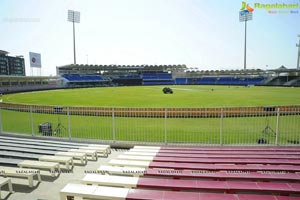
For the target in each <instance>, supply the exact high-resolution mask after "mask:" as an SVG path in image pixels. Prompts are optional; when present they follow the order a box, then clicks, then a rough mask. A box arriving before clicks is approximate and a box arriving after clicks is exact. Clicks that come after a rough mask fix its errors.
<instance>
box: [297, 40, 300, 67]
mask: <svg viewBox="0 0 300 200" xmlns="http://www.w3.org/2000/svg"><path fill="white" fill-rule="evenodd" d="M298 37H299V43H298V44H296V47H298V58H297V69H298V70H299V69H300V68H299V60H300V34H298Z"/></svg>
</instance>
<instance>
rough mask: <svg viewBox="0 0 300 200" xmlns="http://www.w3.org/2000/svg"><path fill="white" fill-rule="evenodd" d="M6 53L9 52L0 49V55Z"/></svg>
mask: <svg viewBox="0 0 300 200" xmlns="http://www.w3.org/2000/svg"><path fill="white" fill-rule="evenodd" d="M7 54H9V52H7V51H3V50H0V55H7Z"/></svg>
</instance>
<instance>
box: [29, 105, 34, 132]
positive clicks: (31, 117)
mask: <svg viewBox="0 0 300 200" xmlns="http://www.w3.org/2000/svg"><path fill="white" fill-rule="evenodd" d="M30 122H31V135H32V136H34V123H33V116H32V106H30Z"/></svg>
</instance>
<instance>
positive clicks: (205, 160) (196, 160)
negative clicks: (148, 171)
mask: <svg viewBox="0 0 300 200" xmlns="http://www.w3.org/2000/svg"><path fill="white" fill-rule="evenodd" d="M153 161H158V162H159V161H163V162H172V161H174V162H187V163H234V164H279V165H282V164H290V165H300V160H288V159H247V158H244V159H241V158H240V159H232V158H190V157H162V156H156V157H154V158H153Z"/></svg>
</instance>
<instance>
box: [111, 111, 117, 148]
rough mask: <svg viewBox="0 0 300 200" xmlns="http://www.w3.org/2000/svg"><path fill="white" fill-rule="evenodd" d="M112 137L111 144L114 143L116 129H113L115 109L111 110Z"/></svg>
mask: <svg viewBox="0 0 300 200" xmlns="http://www.w3.org/2000/svg"><path fill="white" fill-rule="evenodd" d="M111 116H112V136H113V142H114V143H115V142H116V127H115V108H112V113H111Z"/></svg>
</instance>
